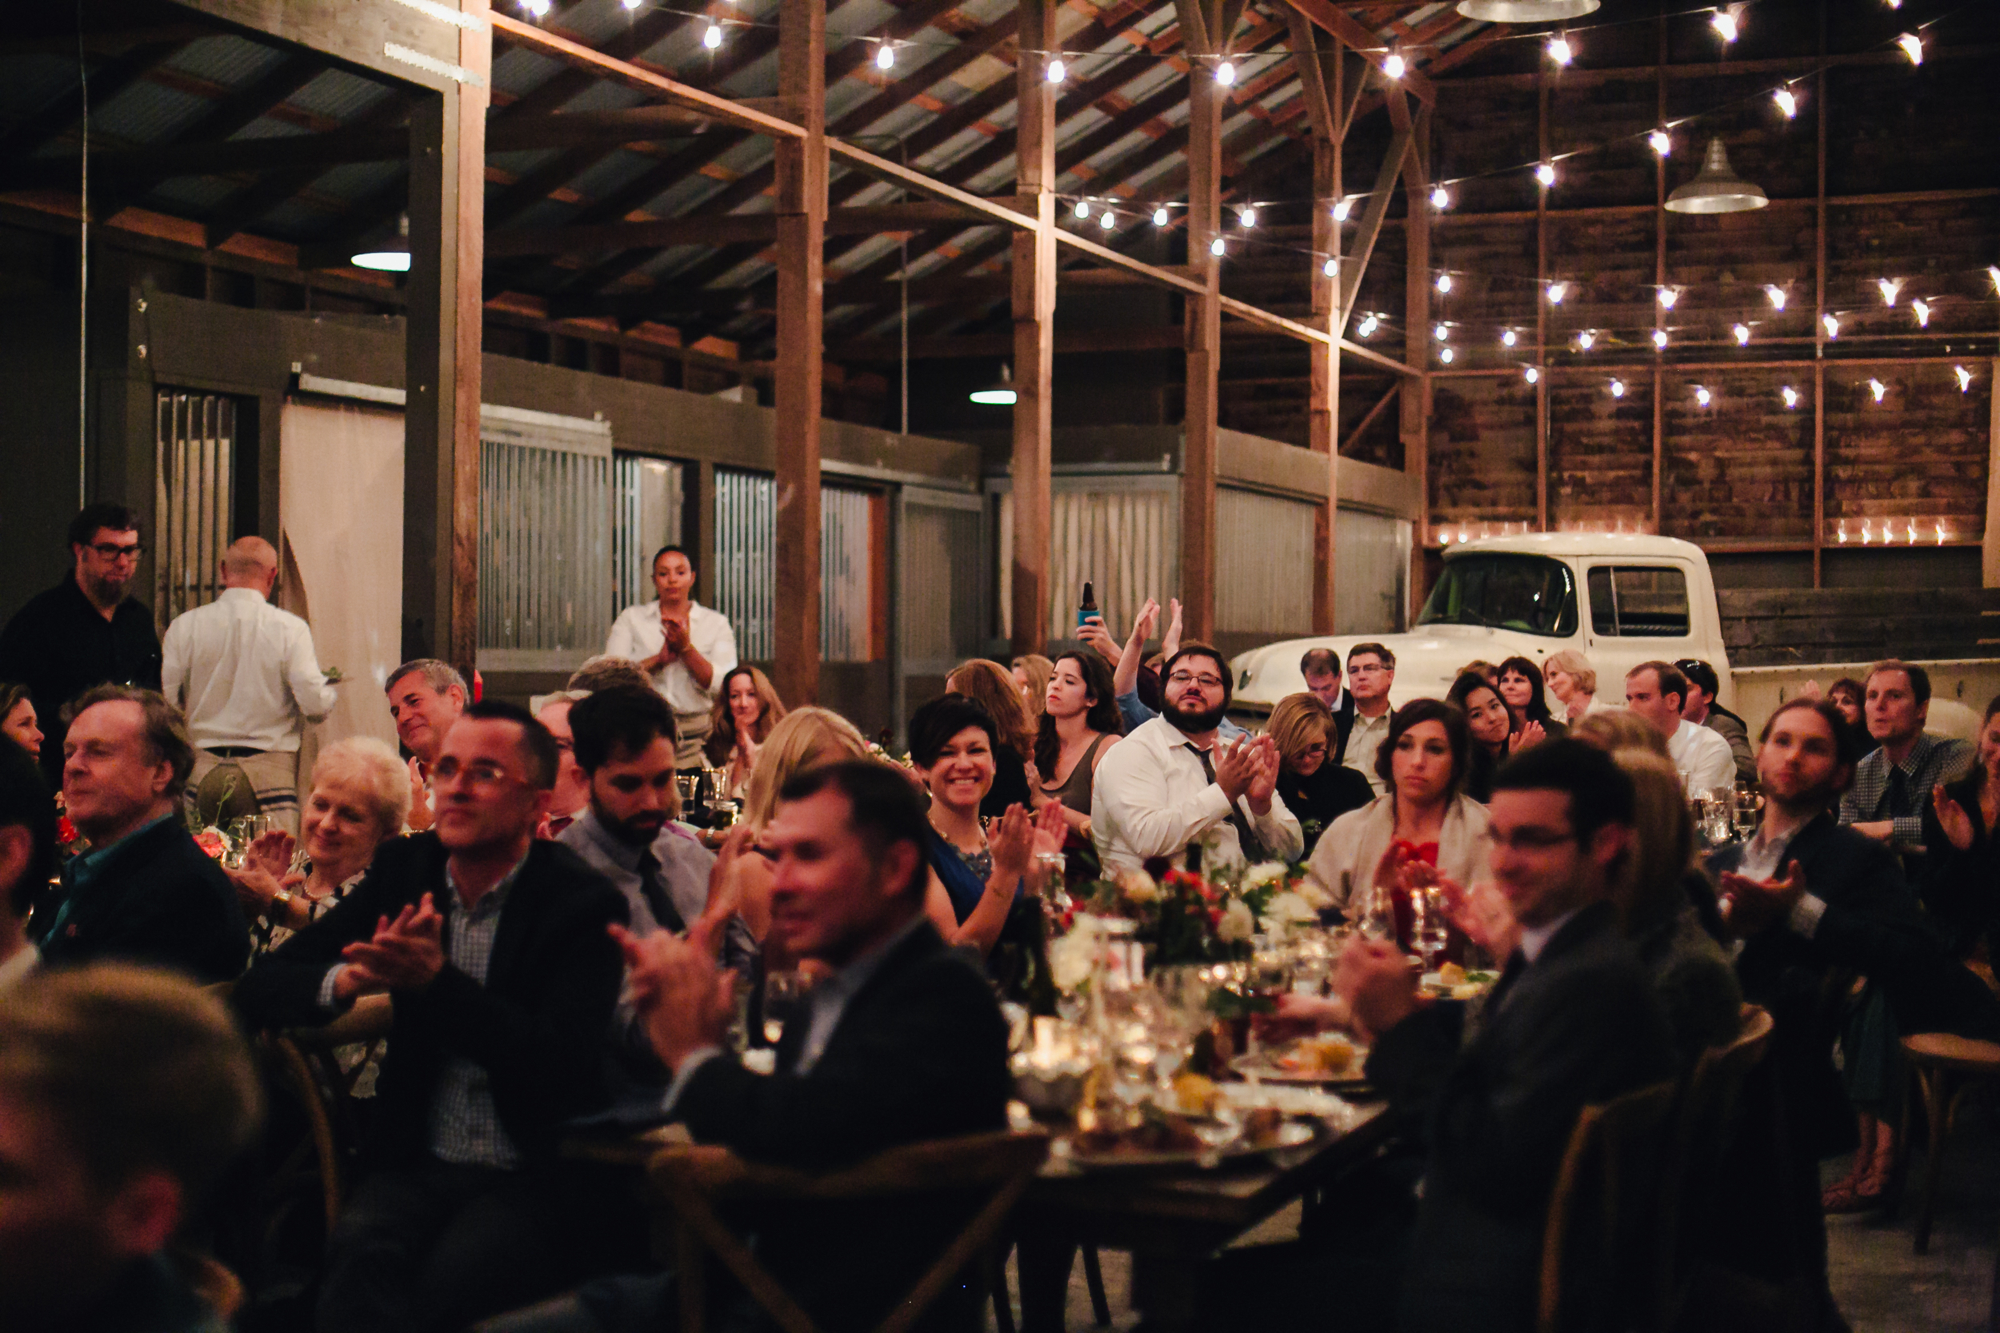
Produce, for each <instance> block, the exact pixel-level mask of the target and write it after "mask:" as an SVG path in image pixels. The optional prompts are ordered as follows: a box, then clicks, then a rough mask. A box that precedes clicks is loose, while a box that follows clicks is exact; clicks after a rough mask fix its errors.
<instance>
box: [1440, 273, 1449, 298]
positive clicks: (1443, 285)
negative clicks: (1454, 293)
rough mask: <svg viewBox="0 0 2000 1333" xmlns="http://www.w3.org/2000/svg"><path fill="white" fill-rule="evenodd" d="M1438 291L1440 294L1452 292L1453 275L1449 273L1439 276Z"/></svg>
mask: <svg viewBox="0 0 2000 1333" xmlns="http://www.w3.org/2000/svg"><path fill="white" fill-rule="evenodd" d="M1437 289H1438V291H1439V292H1440V293H1443V292H1449V291H1450V290H1451V274H1449V273H1440V274H1438V280H1437Z"/></svg>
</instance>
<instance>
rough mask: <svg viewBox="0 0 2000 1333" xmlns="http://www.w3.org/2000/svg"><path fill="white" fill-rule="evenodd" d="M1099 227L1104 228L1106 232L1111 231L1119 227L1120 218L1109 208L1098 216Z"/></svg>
mask: <svg viewBox="0 0 2000 1333" xmlns="http://www.w3.org/2000/svg"><path fill="white" fill-rule="evenodd" d="M1097 225H1098V226H1100V227H1102V228H1103V229H1104V230H1105V231H1110V230H1111V229H1112V228H1113V227H1115V226H1117V225H1118V217H1117V215H1116V214H1114V213H1113V212H1112V211H1111V210H1110V209H1108V208H1107V209H1105V210H1104V211H1103V212H1102V213H1100V214H1098V217H1097Z"/></svg>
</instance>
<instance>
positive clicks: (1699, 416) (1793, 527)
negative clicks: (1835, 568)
mask: <svg viewBox="0 0 2000 1333" xmlns="http://www.w3.org/2000/svg"><path fill="white" fill-rule="evenodd" d="M1786 384H1791V385H1793V386H1794V387H1796V388H1799V389H1800V390H1801V396H1800V400H1799V406H1798V407H1797V408H1795V409H1792V410H1787V409H1786V407H1785V404H1784V399H1783V397H1782V395H1781V394H1780V392H1779V391H1780V389H1781V388H1782V387H1783V386H1784V385H1786ZM1697 385H1699V386H1703V387H1706V388H1707V389H1708V390H1709V392H1710V394H1711V395H1712V397H1711V399H1710V403H1709V406H1707V407H1702V406H1700V405H1699V404H1698V402H1697V401H1696V397H1695V388H1696V386H1697ZM1661 408H1662V411H1661V421H1662V425H1663V427H1664V432H1663V440H1662V446H1663V448H1662V452H1663V459H1662V477H1661V480H1662V482H1663V484H1662V486H1661V488H1660V493H1661V508H1662V514H1661V531H1662V532H1664V533H1666V534H1667V535H1669V536H1673V537H1685V538H1687V539H1689V540H1690V541H1698V542H1704V543H1714V544H1717V545H1726V544H1727V543H1729V542H1732V541H1739V542H1746V543H1751V542H1755V543H1763V544H1770V543H1776V542H1810V541H1811V540H1812V518H1813V494H1812V488H1813V422H1812V377H1811V374H1810V372H1803V373H1802V372H1800V371H1785V370H1778V369H1763V368H1757V367H1748V366H1746V367H1744V368H1743V369H1741V370H1728V371H1699V372H1685V371H1680V372H1676V371H1669V372H1668V373H1666V374H1664V375H1663V376H1661Z"/></svg>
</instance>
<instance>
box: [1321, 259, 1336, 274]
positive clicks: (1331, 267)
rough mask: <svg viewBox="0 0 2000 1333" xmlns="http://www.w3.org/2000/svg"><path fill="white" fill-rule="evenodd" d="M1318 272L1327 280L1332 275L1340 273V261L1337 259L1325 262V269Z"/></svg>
mask: <svg viewBox="0 0 2000 1333" xmlns="http://www.w3.org/2000/svg"><path fill="white" fill-rule="evenodd" d="M1320 272H1322V273H1324V274H1326V276H1327V277H1329V278H1330V277H1332V276H1333V275H1334V274H1336V273H1338V272H1340V261H1339V260H1337V259H1329V260H1327V261H1326V267H1325V268H1323V269H1321V270H1320Z"/></svg>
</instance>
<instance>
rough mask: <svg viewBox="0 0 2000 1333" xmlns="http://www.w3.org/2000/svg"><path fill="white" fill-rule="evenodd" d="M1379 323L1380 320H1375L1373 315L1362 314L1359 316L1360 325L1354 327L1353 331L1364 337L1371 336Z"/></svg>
mask: <svg viewBox="0 0 2000 1333" xmlns="http://www.w3.org/2000/svg"><path fill="white" fill-rule="evenodd" d="M1380 323H1381V321H1379V320H1377V319H1376V318H1375V316H1373V315H1364V316H1362V317H1361V327H1360V328H1358V329H1356V330H1355V332H1356V333H1359V334H1360V335H1361V336H1362V337H1364V338H1367V337H1371V336H1373V334H1374V332H1375V330H1376V328H1377V327H1378V326H1379V324H1380Z"/></svg>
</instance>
